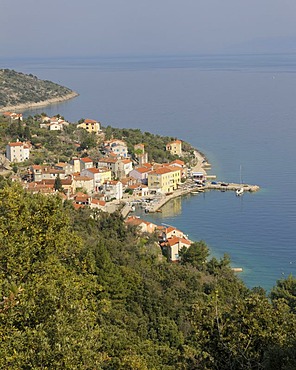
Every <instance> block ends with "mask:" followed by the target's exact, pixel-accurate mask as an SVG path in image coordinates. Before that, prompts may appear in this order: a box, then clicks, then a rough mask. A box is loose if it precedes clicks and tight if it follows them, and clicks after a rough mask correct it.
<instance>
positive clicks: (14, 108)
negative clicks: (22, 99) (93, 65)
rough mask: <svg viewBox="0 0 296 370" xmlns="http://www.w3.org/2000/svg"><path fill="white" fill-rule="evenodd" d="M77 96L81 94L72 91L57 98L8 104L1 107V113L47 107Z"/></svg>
mask: <svg viewBox="0 0 296 370" xmlns="http://www.w3.org/2000/svg"><path fill="white" fill-rule="evenodd" d="M77 96H79V94H78V93H77V92H75V91H72V92H71V93H69V94H67V95H64V96H59V97H57V98H52V99H48V100H43V101H40V102H37V103H33V102H31V103H24V104H18V105H10V106H6V107H3V108H0V113H3V112H7V111H20V110H27V109H32V108H41V107H46V106H48V105H51V104H56V103H62V102H64V101H67V100H70V99H73V98H76V97H77Z"/></svg>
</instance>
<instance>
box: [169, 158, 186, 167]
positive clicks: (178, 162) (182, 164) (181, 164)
mask: <svg viewBox="0 0 296 370" xmlns="http://www.w3.org/2000/svg"><path fill="white" fill-rule="evenodd" d="M175 163H176V164H179V165H180V166H184V165H185V162H183V161H181V160H180V159H175V160H174V161H172V162H171V163H170V164H175Z"/></svg>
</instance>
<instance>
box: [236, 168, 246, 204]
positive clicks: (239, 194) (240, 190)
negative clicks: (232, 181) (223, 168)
mask: <svg viewBox="0 0 296 370" xmlns="http://www.w3.org/2000/svg"><path fill="white" fill-rule="evenodd" d="M239 182H240V184H242V166H241V165H240V166H239ZM243 194H244V188H243V186H242V187H240V188H238V189H236V191H235V195H236V196H238V197H239V196H241V195H243Z"/></svg>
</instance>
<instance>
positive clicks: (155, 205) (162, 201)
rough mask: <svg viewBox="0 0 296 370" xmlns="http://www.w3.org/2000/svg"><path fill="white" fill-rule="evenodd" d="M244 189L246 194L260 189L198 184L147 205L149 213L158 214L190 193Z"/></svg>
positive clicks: (255, 187) (187, 186) (239, 185)
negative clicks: (170, 203) (173, 201)
mask: <svg viewBox="0 0 296 370" xmlns="http://www.w3.org/2000/svg"><path fill="white" fill-rule="evenodd" d="M240 188H243V189H244V192H251V193H252V192H256V191H258V190H259V189H260V187H259V186H258V185H249V184H238V183H224V182H217V183H215V184H213V183H206V184H204V186H202V185H201V186H199V185H198V184H191V185H185V186H183V187H182V188H180V189H178V190H175V191H174V192H173V193H172V194H169V195H163V196H162V197H161V198H158V199H157V200H156V201H155V202H151V204H150V205H147V208H146V210H147V212H149V213H154V212H158V211H159V210H160V208H161V207H162V206H164V205H165V204H166V203H167V202H168V201H170V200H171V199H173V198H176V197H180V196H182V195H186V194H190V193H194V194H196V193H203V192H206V191H210V190H220V191H236V190H237V189H240Z"/></svg>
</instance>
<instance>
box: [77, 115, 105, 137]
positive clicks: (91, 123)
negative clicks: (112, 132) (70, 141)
mask: <svg viewBox="0 0 296 370" xmlns="http://www.w3.org/2000/svg"><path fill="white" fill-rule="evenodd" d="M77 128H83V129H84V130H86V131H87V132H89V133H92V132H94V133H95V134H98V133H99V132H101V131H102V130H101V123H100V122H99V121H95V120H93V119H88V118H87V119H85V120H84V121H83V122H82V123H79V124H78V125H77Z"/></svg>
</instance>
